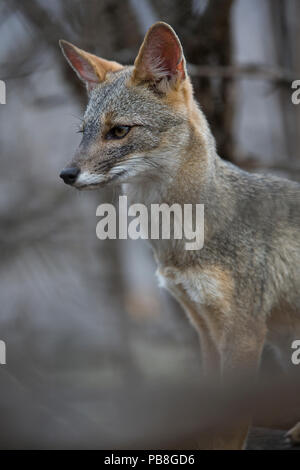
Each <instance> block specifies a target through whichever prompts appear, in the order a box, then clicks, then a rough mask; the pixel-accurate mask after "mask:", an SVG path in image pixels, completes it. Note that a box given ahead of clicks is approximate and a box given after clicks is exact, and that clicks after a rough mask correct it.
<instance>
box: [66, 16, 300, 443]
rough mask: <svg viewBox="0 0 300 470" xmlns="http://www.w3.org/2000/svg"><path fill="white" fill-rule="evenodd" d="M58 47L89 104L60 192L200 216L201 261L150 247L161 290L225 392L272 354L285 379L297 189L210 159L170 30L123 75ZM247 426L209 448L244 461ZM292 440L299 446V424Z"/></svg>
mask: <svg viewBox="0 0 300 470" xmlns="http://www.w3.org/2000/svg"><path fill="white" fill-rule="evenodd" d="M60 47H61V49H62V52H63V55H64V56H65V58H66V60H67V62H68V63H69V64H70V66H71V67H72V68H73V69H74V71H75V72H76V74H77V76H78V77H79V79H80V80H81V81H82V82H83V83H84V84H85V85H86V89H87V94H88V105H87V108H86V111H85V114H84V118H83V124H82V128H81V131H82V140H81V143H80V145H79V147H78V149H77V151H76V153H75V156H74V158H73V160H72V161H71V162H70V164H68V165H67V166H66V167H65V168H64V169H63V170H62V171H61V173H60V177H61V178H62V179H63V181H64V183H66V184H67V185H70V186H72V187H74V188H76V189H79V190H83V189H100V188H102V187H104V186H107V185H110V186H114V185H118V186H121V187H122V190H123V193H124V194H125V195H127V197H128V201H129V202H130V203H136V202H138V203H143V204H144V205H145V206H146V207H148V208H150V206H151V204H162V203H167V204H169V205H171V204H174V203H176V204H180V205H184V204H203V205H204V208H205V226H204V233H205V242H204V245H203V247H202V248H201V250H186V249H184V242H183V240H177V239H176V240H175V239H174V238H173V239H172V238H170V239H169V240H165V239H164V240H161V239H160V240H157V239H156V240H150V244H151V246H152V249H153V253H154V257H155V260H156V263H157V276H158V280H159V284H160V285H161V286H162V287H164V288H166V289H167V290H168V291H169V292H170V293H171V295H173V296H174V297H175V299H177V301H178V302H179V304H180V305H181V306H182V307H183V310H184V311H185V312H186V315H187V317H188V319H189V320H190V321H191V322H192V324H193V326H194V327H195V328H196V331H197V332H198V335H199V338H200V346H201V350H202V356H201V357H202V361H203V364H202V367H203V370H204V371H205V373H207V374H209V373H210V372H211V371H214V374H216V376H217V377H218V378H220V380H221V381H222V382H223V381H224V383H225V382H226V381H227V380H229V379H230V378H231V377H234V375H236V376H238V374H239V373H240V372H241V371H242V372H247V374H248V375H247V376H249V377H256V375H257V373H258V370H259V367H260V362H261V357H262V352H263V350H264V347H265V346H266V345H268V344H271V345H272V347H273V348H274V349H275V350H276V351H277V353H278V355H279V357H280V360H281V362H282V364H283V366H284V367H285V368H286V369H289V368H290V367H291V344H292V342H293V340H297V339H300V236H299V233H300V211H299V208H300V184H299V183H297V182H295V181H291V180H288V179H284V178H280V177H277V176H275V175H265V174H261V173H258V174H255V173H249V172H246V171H244V170H242V169H240V168H239V167H238V166H235V165H234V164H232V163H230V162H228V161H225V160H223V159H222V158H221V157H220V156H219V155H218V152H217V147H216V142H215V139H214V137H213V135H212V132H211V130H210V127H209V124H208V122H207V120H206V117H205V115H204V113H203V111H202V110H201V107H200V105H199V104H198V103H197V101H196V100H195V98H194V95H193V87H192V83H191V80H190V77H189V75H188V73H187V65H186V59H185V56H184V53H183V49H182V45H181V43H180V40H179V38H178V36H177V34H176V33H175V31H174V30H173V28H172V27H171V26H170V25H168V24H167V23H164V22H161V21H159V22H157V23H155V24H154V25H153V26H152V27H150V29H149V30H148V32H147V34H146V36H145V38H144V41H143V43H142V45H141V47H140V49H139V52H138V55H137V57H136V59H135V61H134V65H131V66H124V65H121V64H119V63H118V62H114V61H110V60H106V59H104V58H100V57H98V56H96V55H94V54H91V53H89V52H86V51H84V50H82V49H80V48H78V47H77V46H75V45H73V44H71V43H69V42H67V41H65V40H60ZM149 212H150V211H148V213H149ZM297 418H298V419H299V417H297ZM295 421H296V420H295ZM250 426H251V416H249V417H248V416H247V417H245V419H243V420H242V422H239V423H238V424H235V425H234V426H233V429H230V432H225V431H224V430H223V429H222V430H221V429H220V431H219V430H218V429H217V430H216V432H214V433H213V435H212V437H211V440H210V441H209V444H206V447H205V448H210V449H236V450H238V449H244V448H245V446H246V443H247V436H248V432H249V428H250ZM288 435H289V437H290V439H291V440H292V442H293V443H299V442H300V423H298V424H297V425H296V426H295V427H294V428H293V429H292V430H291V431H290V432H289V433H288Z"/></svg>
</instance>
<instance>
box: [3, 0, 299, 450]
mask: <svg viewBox="0 0 300 470" xmlns="http://www.w3.org/2000/svg"><path fill="white" fill-rule="evenodd" d="M299 18H300V2H299V1H298V0H285V1H284V2H282V1H280V0H251V1H249V0H183V1H182V0H123V1H117V0H84V1H83V0H52V1H51V2H49V1H46V0H25V1H21V0H2V1H1V3H0V79H1V80H4V81H5V83H6V89H7V96H6V104H1V105H0V150H1V172H0V218H1V225H0V299H1V301H0V339H1V340H4V341H5V342H6V346H7V365H5V366H0V448H20V447H22V448H64V447H71V448H86V447H92V448H110V449H112V448H130V447H131V448H137V447H148V448H151V446H157V445H159V444H158V443H160V444H162V443H167V442H170V441H173V442H175V441H176V442H177V441H179V442H183V440H185V438H186V436H188V435H190V434H193V433H194V432H195V431H196V428H197V426H199V417H197V419H196V414H195V412H194V411H193V407H192V406H190V405H191V404H194V403H195V400H196V402H197V403H198V404H199V396H200V394H201V385H202V382H201V373H200V368H201V355H200V349H199V345H198V338H197V335H196V333H195V332H194V331H193V329H192V327H191V326H190V325H189V323H188V322H187V321H186V318H185V316H184V314H183V312H182V311H181V309H180V307H179V306H178V305H177V304H176V303H175V302H174V301H173V300H172V299H171V298H170V297H169V295H168V294H167V293H166V292H162V291H160V290H159V289H158V287H157V286H156V280H155V275H154V273H155V263H154V261H153V259H152V254H151V251H150V248H149V247H148V246H147V244H146V243H142V242H141V241H129V240H128V241H127V240H122V241H117V240H111V241H99V240H97V238H96V233H95V229H96V223H97V218H96V207H97V206H98V205H99V204H100V203H102V202H113V201H116V200H117V196H118V194H117V193H116V191H114V192H112V191H111V190H107V189H105V190H102V191H99V192H98V191H97V192H86V193H85V192H80V193H79V192H76V191H75V190H72V189H70V188H68V187H67V186H66V185H64V184H63V183H62V181H61V180H60V179H59V177H58V174H59V172H60V170H61V169H62V168H63V167H64V165H65V164H66V163H67V162H68V161H69V160H70V159H71V157H72V155H73V153H74V151H75V149H76V147H77V145H78V144H79V141H80V137H79V135H78V134H76V130H77V129H78V127H79V125H80V117H81V116H82V114H83V111H84V107H85V104H86V94H85V89H84V86H83V85H82V83H81V82H80V81H79V80H78V79H77V78H76V76H75V74H74V72H73V71H72V70H71V69H70V67H69V66H68V65H67V64H66V62H65V60H64V59H63V57H62V55H61V52H60V50H59V47H58V40H59V39H61V38H63V39H66V40H68V41H70V42H73V43H74V44H76V45H77V46H79V47H80V48H82V49H86V50H88V51H90V52H93V53H96V54H98V55H100V56H102V57H104V58H107V59H112V60H117V61H119V62H121V63H123V64H128V63H132V62H133V61H134V58H135V56H136V54H137V51H138V48H139V46H140V44H141V42H142V39H143V36H144V34H145V32H146V31H147V29H148V27H149V26H151V24H153V23H154V22H155V21H157V20H163V21H166V22H168V23H170V24H171V25H172V26H173V27H174V28H175V30H176V32H177V33H178V35H179V37H180V39H181V41H182V44H183V47H184V51H185V56H186V59H187V62H188V64H189V71H190V74H191V76H192V80H193V84H194V87H195V94H196V96H197V98H198V100H199V102H200V103H201V106H202V108H203V110H204V112H205V113H206V116H207V118H208V120H209V123H210V125H211V127H212V129H213V133H214V135H215V137H216V140H217V146H218V151H219V154H220V155H221V156H222V157H223V158H224V159H226V160H230V161H232V162H234V163H236V164H237V165H239V166H241V167H243V168H246V169H249V170H250V171H252V170H255V171H265V170H268V171H272V172H275V173H277V174H281V175H284V176H287V177H289V178H293V179H298V180H300V133H299V128H300V106H295V105H293V104H292V102H291V94H292V89H291V84H292V81H293V80H295V79H300V23H299ZM268 354H269V355H270V353H268V351H267V352H266V362H267V363H268V364H269V363H270V364H271V362H272V361H271V359H270V357H271V356H270V357H269V356H268ZM268 361H269V362H268ZM270 367H271V366H270ZM272 367H276V366H275V365H274V366H273V365H272ZM193 400H194V401H193ZM187 404H189V406H187ZM190 408H191V409H190ZM276 419H277V418H274V421H275V422H274V423H272V424H276ZM285 419H286V420H287V416H286V415H284V417H283V418H282V422H281V424H282V423H283V421H284V420H285ZM277 421H278V420H277ZM282 426H283V424H282ZM283 427H284V426H283ZM250 446H251V442H250Z"/></svg>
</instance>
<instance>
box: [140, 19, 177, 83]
mask: <svg viewBox="0 0 300 470" xmlns="http://www.w3.org/2000/svg"><path fill="white" fill-rule="evenodd" d="M185 77H186V70H185V59H184V55H183V51H182V46H181V44H180V41H179V39H178V37H177V35H176V33H175V31H174V30H173V29H172V28H171V26H169V25H168V24H167V23H163V22H158V23H155V24H154V25H153V26H151V28H150V29H149V31H148V32H147V34H146V36H145V39H144V42H143V44H142V46H141V48H140V51H139V53H138V56H137V58H136V60H135V63H134V71H133V76H132V78H133V80H134V81H135V82H147V81H149V82H158V81H160V80H162V79H165V80H167V81H168V82H169V84H170V85H172V84H174V83H178V81H182V80H184V79H185Z"/></svg>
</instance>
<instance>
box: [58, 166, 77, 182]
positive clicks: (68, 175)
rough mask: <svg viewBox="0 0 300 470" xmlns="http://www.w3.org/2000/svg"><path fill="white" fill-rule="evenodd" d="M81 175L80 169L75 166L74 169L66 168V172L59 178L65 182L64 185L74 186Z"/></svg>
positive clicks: (63, 171)
mask: <svg viewBox="0 0 300 470" xmlns="http://www.w3.org/2000/svg"><path fill="white" fill-rule="evenodd" d="M79 173H80V169H79V168H77V167H76V166H74V167H71V168H65V169H64V170H62V172H61V173H60V175H59V176H60V177H61V178H62V179H63V180H64V183H66V184H74V183H75V181H76V178H77V176H78V175H79Z"/></svg>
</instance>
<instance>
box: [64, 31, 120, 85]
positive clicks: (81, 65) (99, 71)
mask: <svg viewBox="0 0 300 470" xmlns="http://www.w3.org/2000/svg"><path fill="white" fill-rule="evenodd" d="M59 45H60V47H61V50H62V53H63V55H64V56H65V58H66V59H67V61H68V62H69V64H70V65H71V67H72V68H73V69H74V70H75V72H76V73H77V75H78V77H79V78H80V79H81V80H82V81H84V82H85V84H86V86H87V90H88V91H90V90H91V89H93V88H94V87H95V86H96V85H98V84H99V83H101V82H103V81H104V80H105V77H106V74H107V72H116V71H118V70H121V69H122V68H123V66H122V65H121V64H118V63H117V62H112V61H110V60H105V59H101V58H100V57H97V56H96V55H94V54H90V53H89V52H85V51H83V50H82V49H79V47H76V46H74V45H73V44H71V43H70V42H67V41H64V40H63V39H61V40H60V41H59Z"/></svg>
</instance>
